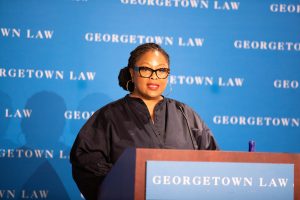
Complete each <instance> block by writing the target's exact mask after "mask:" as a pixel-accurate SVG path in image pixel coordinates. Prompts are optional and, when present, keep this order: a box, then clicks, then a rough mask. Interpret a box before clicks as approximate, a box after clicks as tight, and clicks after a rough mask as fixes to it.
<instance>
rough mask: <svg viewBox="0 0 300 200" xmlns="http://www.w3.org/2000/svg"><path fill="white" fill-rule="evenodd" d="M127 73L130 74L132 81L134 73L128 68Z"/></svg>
mask: <svg viewBox="0 0 300 200" xmlns="http://www.w3.org/2000/svg"><path fill="white" fill-rule="evenodd" d="M129 73H130V76H131V80H132V81H133V77H134V71H133V69H132V68H129Z"/></svg>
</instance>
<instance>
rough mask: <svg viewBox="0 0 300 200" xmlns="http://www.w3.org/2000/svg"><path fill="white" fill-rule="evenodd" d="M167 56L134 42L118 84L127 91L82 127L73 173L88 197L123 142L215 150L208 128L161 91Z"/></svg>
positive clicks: (73, 155) (75, 147)
mask: <svg viewBox="0 0 300 200" xmlns="http://www.w3.org/2000/svg"><path fill="white" fill-rule="evenodd" d="M169 66H170V60H169V55H168V54H167V53H166V52H165V51H164V50H163V49H162V48H161V47H160V46H159V45H157V44H154V43H147V44H143V45H140V46H138V47H137V48H136V49H135V50H133V51H132V52H131V54H130V58H129V60H128V65H127V67H125V68H123V69H122V70H121V71H120V74H119V85H120V86H121V87H122V88H124V89H125V90H128V91H129V92H130V94H128V95H126V96H125V97H124V98H122V99H119V100H117V101H115V102H112V103H110V104H108V105H106V106H104V107H103V108H101V109H100V110H98V111H97V112H95V114H94V115H93V116H92V117H91V118H90V119H89V120H88V121H87V122H86V124H85V125H84V126H83V128H82V129H81V130H80V132H79V134H78V136H77V138H76V140H75V143H74V144H73V147H72V150H71V155H70V159H71V163H72V169H73V177H74V180H75V182H76V183H77V185H78V187H79V189H80V191H81V193H82V194H83V195H84V196H85V198H86V199H96V198H97V189H98V188H99V186H100V185H101V182H102V180H103V178H104V177H105V175H106V174H107V173H108V172H109V171H110V169H111V167H112V165H113V164H114V163H115V162H116V161H117V159H118V158H119V156H120V155H121V154H122V152H123V151H124V150H125V148H127V147H143V148H168V149H170V148H174V149H175V148H176V149H205V150H216V149H218V146H217V144H216V142H215V140H214V138H213V135H212V133H211V132H210V130H209V129H208V127H207V126H206V125H205V124H204V122H203V121H202V120H201V119H200V117H199V116H198V115H197V114H196V113H195V112H194V111H193V110H192V109H191V108H190V107H188V106H187V105H185V104H183V103H180V102H178V101H175V100H173V99H169V98H165V97H164V96H162V93H163V92H164V90H165V88H166V86H167V82H168V80H167V77H168V75H169V72H170V67H169Z"/></svg>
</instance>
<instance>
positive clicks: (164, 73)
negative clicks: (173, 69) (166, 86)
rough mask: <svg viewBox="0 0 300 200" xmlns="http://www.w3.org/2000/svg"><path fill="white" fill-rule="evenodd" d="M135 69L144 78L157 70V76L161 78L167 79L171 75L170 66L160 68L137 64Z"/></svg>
mask: <svg viewBox="0 0 300 200" xmlns="http://www.w3.org/2000/svg"><path fill="white" fill-rule="evenodd" d="M133 69H134V71H136V72H137V71H138V72H139V74H140V76H141V77H143V78H150V77H151V76H152V75H153V73H154V72H155V74H156V76H157V78H159V79H165V78H167V77H168V76H169V74H170V69H169V68H165V67H164V68H158V69H155V70H154V69H151V68H149V67H144V66H135V67H134V68H133Z"/></svg>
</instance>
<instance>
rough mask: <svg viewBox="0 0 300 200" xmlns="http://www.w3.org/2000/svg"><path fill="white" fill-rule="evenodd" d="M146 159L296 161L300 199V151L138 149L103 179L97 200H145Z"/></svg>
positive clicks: (297, 198)
mask: <svg viewBox="0 0 300 200" xmlns="http://www.w3.org/2000/svg"><path fill="white" fill-rule="evenodd" d="M147 161H180V162H211V163H215V162H218V163H249V164H251V163H271V164H294V199H295V200H300V154H287V153H258V152H224V151H204V150H199V151H194V150H170V149H139V148H137V149H135V148H128V149H126V150H125V151H124V153H123V154H122V155H121V157H120V158H119V160H118V161H117V162H116V164H115V165H114V167H113V168H112V170H111V171H110V172H109V174H108V175H107V176H106V178H105V180H104V181H103V183H102V186H101V189H99V191H100V192H99V197H98V199H99V200H103V199H105V200H108V199H132V200H133V199H134V200H143V199H146V195H145V193H146V162H147ZM199 196H201V194H199Z"/></svg>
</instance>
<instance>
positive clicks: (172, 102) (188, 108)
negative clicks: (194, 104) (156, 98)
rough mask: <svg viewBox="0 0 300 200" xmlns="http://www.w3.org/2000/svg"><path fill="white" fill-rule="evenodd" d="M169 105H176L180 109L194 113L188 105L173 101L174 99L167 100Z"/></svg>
mask: <svg viewBox="0 0 300 200" xmlns="http://www.w3.org/2000/svg"><path fill="white" fill-rule="evenodd" d="M166 101H167V104H169V105H174V106H176V107H177V108H178V109H183V110H188V111H193V109H192V108H191V107H190V106H189V105H187V104H186V103H183V102H181V101H178V100H176V99H172V98H166ZM193 112H194V111H193Z"/></svg>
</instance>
